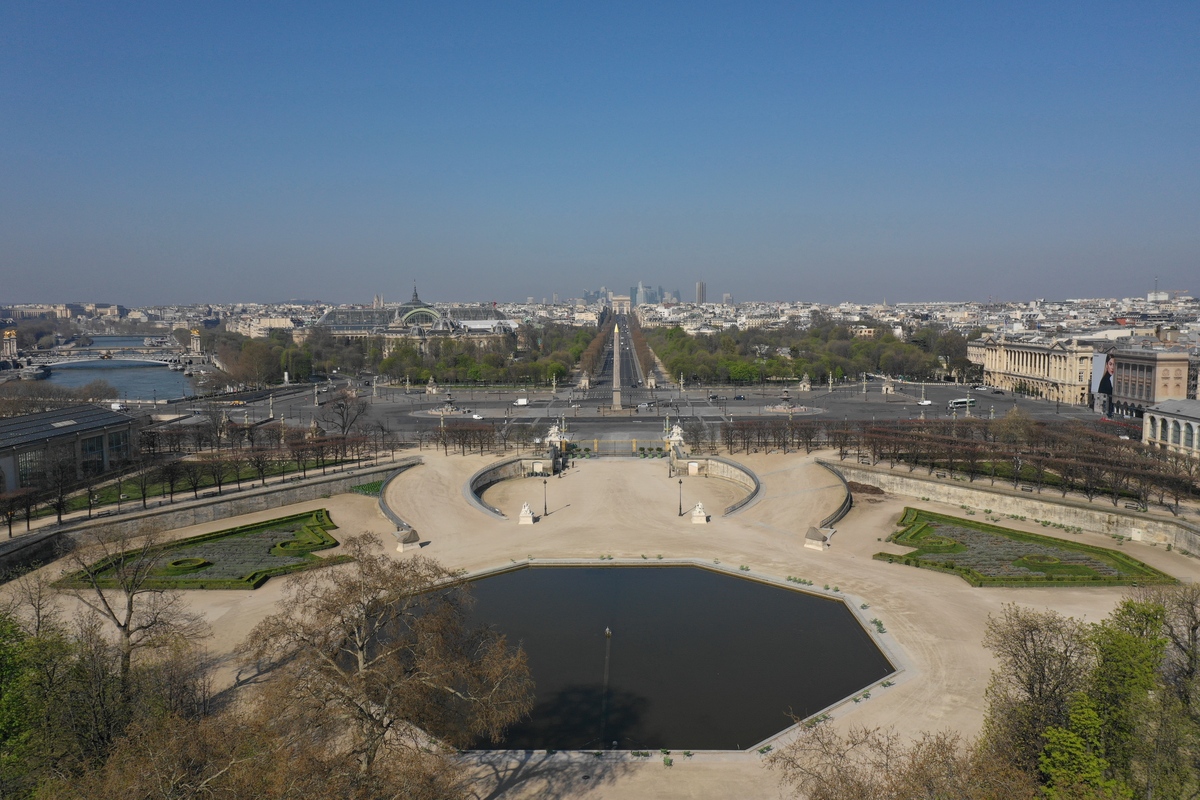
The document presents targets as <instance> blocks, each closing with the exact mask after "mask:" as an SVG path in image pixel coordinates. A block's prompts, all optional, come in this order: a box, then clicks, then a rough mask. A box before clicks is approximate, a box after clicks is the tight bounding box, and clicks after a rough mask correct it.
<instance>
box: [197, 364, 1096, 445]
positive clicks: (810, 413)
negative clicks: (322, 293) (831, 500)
mask: <svg viewBox="0 0 1200 800" xmlns="http://www.w3.org/2000/svg"><path fill="white" fill-rule="evenodd" d="M610 359H611V354H610ZM631 368H632V367H631ZM605 372H607V373H608V374H609V375H611V361H609V364H608V369H607V370H602V373H601V376H600V377H601V380H603V376H604V374H605ZM608 380H609V383H608V385H606V386H602V388H594V389H591V390H588V391H583V392H577V391H575V390H574V389H572V388H570V387H565V388H560V389H559V391H557V392H555V393H551V392H550V391H549V389H540V390H535V391H526V390H518V389H512V388H502V389H484V388H475V387H468V386H463V387H448V391H446V392H445V393H440V394H436V395H427V394H425V393H424V391H422V390H409V391H407V392H406V390H405V388H404V387H403V386H370V385H364V383H363V381H361V380H354V381H347V380H345V379H342V380H340V381H338V382H336V383H332V384H320V385H317V386H315V387H314V386H313V385H301V386H296V387H290V388H289V387H280V388H278V389H276V390H273V391H272V390H263V391H259V392H256V393H253V394H249V393H248V394H245V395H242V396H241V397H243V398H245V401H244V402H245V405H244V406H233V405H231V404H230V401H228V400H224V401H217V402H218V403H222V404H225V405H228V406H229V416H230V418H231V419H232V420H234V421H235V422H242V421H244V420H250V421H262V420H265V419H267V418H269V417H270V416H271V413H272V411H273V412H274V417H275V418H277V419H278V418H281V417H282V418H284V419H285V420H286V422H287V424H288V425H289V426H303V427H308V426H310V425H311V424H312V421H313V419H314V417H315V418H316V419H317V420H318V424H321V425H322V427H324V428H326V429H327V430H332V428H331V424H330V423H329V422H326V421H323V420H325V419H328V418H329V417H330V416H331V415H330V414H329V411H330V409H329V408H328V407H327V403H329V402H330V400H331V399H333V398H335V397H336V396H337V392H338V391H341V390H343V389H347V388H351V389H353V390H354V391H357V392H358V393H359V395H360V396H361V398H362V399H363V400H364V401H365V402H366V404H367V408H366V411H365V413H364V415H363V418H362V420H363V425H364V426H365V427H366V428H367V429H368V430H375V431H380V430H385V431H387V432H390V433H396V434H399V435H401V436H403V437H405V438H408V439H411V438H413V437H414V435H415V434H416V432H417V431H418V430H421V429H424V430H426V431H429V430H431V429H433V428H436V427H438V426H439V425H441V424H442V422H443V419H444V420H445V422H446V423H447V424H451V423H454V422H458V421H467V422H484V423H486V424H492V425H497V426H511V425H516V424H523V425H533V426H536V427H548V426H549V425H550V424H552V423H555V422H559V421H560V420H561V421H563V422H565V423H566V424H567V427H568V429H569V430H571V431H573V434H574V435H573V437H572V438H577V439H580V440H583V439H595V438H598V439H639V440H641V439H646V440H649V439H653V438H660V437H661V436H662V433H663V430H664V428H665V426H666V425H667V424H674V423H676V422H686V421H687V420H691V419H699V420H701V421H703V422H705V423H706V424H719V423H721V422H724V421H732V420H742V419H780V418H786V417H788V416H789V411H788V410H787V405H786V404H787V402H788V400H785V399H784V397H783V387H781V386H773V385H767V386H756V387H753V388H730V387H716V388H708V387H695V388H690V389H687V390H685V391H684V392H682V393H681V392H680V391H679V389H678V387H672V388H667V389H658V390H652V389H646V388H644V387H638V388H625V389H623V390H622V395H621V396H622V402H623V405H624V406H625V407H624V408H622V409H621V410H620V411H614V410H612V409H611V408H610V406H609V404H610V402H611V399H612V387H611V377H609V378H608ZM882 385H883V384H882V382H880V381H873V382H867V384H866V387H867V391H866V393H865V394H864V392H863V385H862V384H861V383H856V384H842V385H836V386H835V387H834V390H833V391H832V392H831V391H829V390H828V389H825V388H822V389H820V390H818V391H813V392H807V393H803V394H802V393H797V392H795V391H789V392H788V395H789V398H788V399H790V401H791V403H792V404H793V406H792V408H791V410H790V415H791V417H792V418H794V419H813V420H818V421H819V420H830V419H843V420H865V419H874V420H879V421H899V420H913V419H919V418H921V416H922V414H923V415H924V418H926V419H951V418H958V419H962V418H965V417H966V416H967V412H966V410H961V409H960V410H959V411H957V412H956V414H955V413H952V412H949V411H947V408H946V405H947V403H948V402H949V401H950V400H953V399H956V398H962V397H966V396H967V394H968V391H967V388H966V387H964V386H956V385H952V384H940V383H930V384H926V385H925V386H924V387H922V386H921V384H902V385H898V387H897V392H898V393H897V394H892V395H885V394H883V393H882V391H881V389H882ZM593 386H596V382H593ZM922 391H923V392H924V397H925V398H926V400H928V402H929V404H928V405H920V403H919V400H920V398H921V396H922ZM272 395H273V397H274V400H271V399H270V398H271V396H272ZM970 396H971V397H972V398H974V399H975V400H976V405H975V407H974V408H972V409H970V416H973V417H979V418H984V419H987V418H991V417H995V418H1000V417H1002V416H1004V415H1005V414H1007V413H1008V412H1009V411H1010V410H1011V409H1013V408H1019V409H1021V411H1022V412H1023V413H1025V414H1026V415H1028V416H1029V417H1031V418H1033V419H1038V420H1044V421H1062V422H1065V421H1068V420H1094V419H1096V418H1097V415H1096V414H1095V413H1094V412H1092V411H1091V410H1089V409H1086V408H1081V407H1078V406H1065V405H1063V406H1057V405H1056V404H1055V403H1053V402H1050V401H1046V400H1039V399H1035V398H1025V397H1019V396H1015V395H1012V394H1003V395H999V394H992V393H991V392H990V391H988V390H985V391H980V392H976V391H971V392H970ZM518 399H524V400H526V404H522V405H516V404H515V403H516V402H517V400H518ZM439 412H444V413H439ZM476 416H478V417H480V418H481V419H478V420H477V419H475V417H476Z"/></svg>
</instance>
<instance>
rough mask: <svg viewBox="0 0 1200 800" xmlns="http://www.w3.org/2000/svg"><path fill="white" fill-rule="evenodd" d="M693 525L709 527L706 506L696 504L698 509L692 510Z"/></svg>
mask: <svg viewBox="0 0 1200 800" xmlns="http://www.w3.org/2000/svg"><path fill="white" fill-rule="evenodd" d="M692 524H693V525H707V524H708V514H706V513H704V504H703V503H696V507H695V508H693V509H692Z"/></svg>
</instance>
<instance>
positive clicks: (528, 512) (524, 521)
mask: <svg viewBox="0 0 1200 800" xmlns="http://www.w3.org/2000/svg"><path fill="white" fill-rule="evenodd" d="M533 523H534V518H533V509H531V508H530V507H529V503H526V504H525V505H523V506H521V516H520V517H519V518H518V519H517V524H518V525H532V524H533Z"/></svg>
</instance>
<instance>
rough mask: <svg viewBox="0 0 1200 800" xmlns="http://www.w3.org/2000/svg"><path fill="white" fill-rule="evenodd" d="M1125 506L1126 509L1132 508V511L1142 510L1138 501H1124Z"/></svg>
mask: <svg viewBox="0 0 1200 800" xmlns="http://www.w3.org/2000/svg"><path fill="white" fill-rule="evenodd" d="M1125 507H1126V508H1128V509H1132V510H1133V511H1141V510H1142V506H1141V504H1140V503H1126V504H1125Z"/></svg>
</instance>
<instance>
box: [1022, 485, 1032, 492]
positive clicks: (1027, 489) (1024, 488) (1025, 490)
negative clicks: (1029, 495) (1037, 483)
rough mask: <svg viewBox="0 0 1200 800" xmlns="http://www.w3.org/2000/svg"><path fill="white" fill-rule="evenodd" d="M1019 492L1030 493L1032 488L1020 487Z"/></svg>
mask: <svg viewBox="0 0 1200 800" xmlns="http://www.w3.org/2000/svg"><path fill="white" fill-rule="evenodd" d="M1021 491H1022V492H1032V491H1033V487H1032V486H1022V487H1021Z"/></svg>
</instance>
